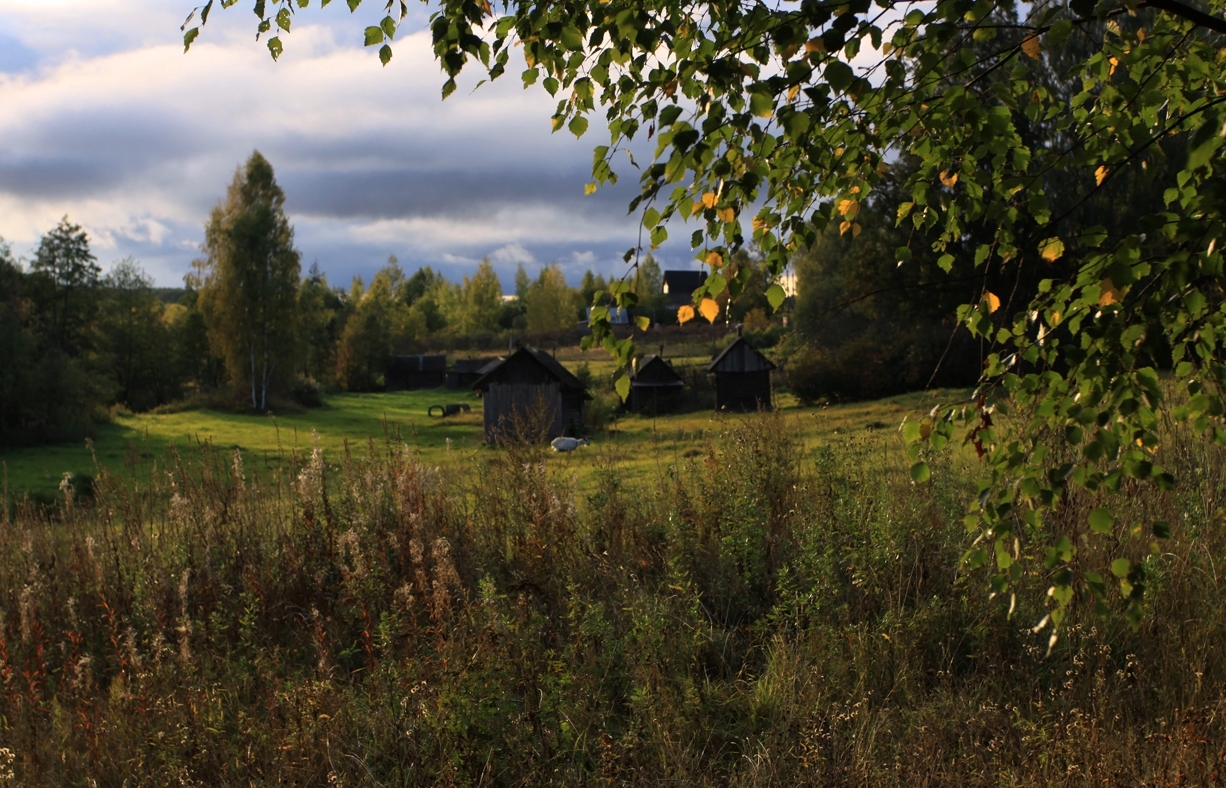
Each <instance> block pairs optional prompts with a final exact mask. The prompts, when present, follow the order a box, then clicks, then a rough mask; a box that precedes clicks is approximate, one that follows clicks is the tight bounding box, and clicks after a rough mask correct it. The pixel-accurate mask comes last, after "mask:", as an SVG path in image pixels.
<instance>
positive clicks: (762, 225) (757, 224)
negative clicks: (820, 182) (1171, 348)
mask: <svg viewBox="0 0 1226 788" xmlns="http://www.w3.org/2000/svg"><path fill="white" fill-rule="evenodd" d="M753 228H754V229H755V230H769V229H770V228H771V226H770V225H769V224H767V223H766V222H764V221H762V220H761V219H760V218H758V217H757V216H755V217H753ZM1210 254H1213V252H1210Z"/></svg>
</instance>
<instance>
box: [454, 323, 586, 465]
mask: <svg viewBox="0 0 1226 788" xmlns="http://www.w3.org/2000/svg"><path fill="white" fill-rule="evenodd" d="M473 388H474V389H476V390H477V392H479V394H480V396H481V400H482V403H483V410H484V412H485V440H486V441H487V442H489V443H494V442H495V441H497V440H498V438H499V437H506V436H510V435H513V434H514V431H515V430H522V429H538V428H539V429H540V430H541V431H542V432H543V433H544V434H543V435H542V436H541V437H544V438H545V439H546V440H552V439H554V438H558V437H561V436H563V435H568V434H569V435H573V434H575V433H576V432H577V431H579V430H580V429H582V427H583V403H584V401H585V400H587V399H590V397H589V396H588V393H587V389H586V388H584V386H583V383H582V382H580V380H579V379H578V378H576V377H575V376H574V375H572V374H571V373H570V372H569V371H567V369H566V367H563V366H562V365H561V364H559V363H558V361H557V359H555V358H554V357H553V356H550V355H549V354H548V353H546V352H544V351H543V350H537V349H536V348H526V347H525V348H520V349H519V350H516V351H515V352H514V353H512V354H511V355H509V356H507V357H506V358H505V359H502V360H501V361H498V362H496V363H494V364H491V365H488V366H487V367H485V368H483V374H482V375H481V377H479V378H477V381H476V382H475V383H473Z"/></svg>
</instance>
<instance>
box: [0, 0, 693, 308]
mask: <svg viewBox="0 0 1226 788" xmlns="http://www.w3.org/2000/svg"><path fill="white" fill-rule="evenodd" d="M312 5H313V6H317V4H312ZM414 6H415V8H414V13H415V14H418V15H419V16H418V17H416V18H414V19H412V22H413V24H411V25H410V26H408V27H406V28H403V31H404V32H402V33H401V34H400V35H398V36H397V41H396V46H395V57H394V58H393V60H392V62H391V63H390V64H389V65H388V66H387V68H383V67H381V66H380V65H379V61H378V58H377V57H376V56H375V52H374V51H373V49H364V48H363V47H362V46H361V36H362V30H363V28H364V27H365V26H366V25H367V24H372V23H373V22H375V21H377V19H378V18H379V17H380V16H381V15H382V7H383V3H381V2H377V1H376V0H367V1H366V3H364V4H363V6H362V7H361V8H359V10H358V12H357V13H356V14H353V15H351V14H350V13H349V11H348V9H347V7H346V5H345V3H343V2H334V3H332V4H331V5H330V6H329V7H328V8H326V9H323V10H320V9H318V8H317V7H314V8H312V9H311V11H309V12H307V13H302V14H299V16H298V17H297V18H296V20H295V23H294V26H293V33H292V34H291V35H288V36H284V37H283V40H284V41H285V44H286V47H285V53H284V54H283V55H282V57H281V59H280V61H279V62H277V63H273V62H272V60H271V58H269V56H268V52H267V50H266V49H265V47H264V44H263V43H262V42H261V43H258V44H257V43H256V42H255V41H254V33H255V17H254V16H253V15H252V14H251V11H250V8H251V3H250V1H249V0H241V1H240V2H239V4H238V5H236V6H234V7H232V8H230V9H228V10H226V11H224V12H223V11H220V10H215V11H214V13H213V15H212V16H211V17H210V19H209V24H208V25H207V27H206V28H205V29H204V30H203V32H202V35H201V36H200V38H199V39H197V41H196V43H195V44H193V46H192V50H191V52H190V53H188V54H186V55H185V54H183V47H182V43H181V41H182V38H181V37H182V34H181V33H180V32H179V26H180V25H181V24H182V23H183V19H184V17H186V16H187V14H188V12H189V11H191V9H192V0H4V2H3V3H0V107H3V108H4V111H3V113H0V140H2V142H0V237H3V238H4V239H5V240H6V241H8V242H9V243H11V244H12V246H13V248H14V250H15V251H16V252H17V253H19V254H20V255H24V256H26V257H28V256H29V255H30V254H31V253H32V252H33V250H34V248H35V247H36V246H37V243H38V239H39V237H40V235H41V234H42V233H44V232H46V231H47V230H48V229H50V228H51V227H53V226H54V225H55V223H56V222H57V221H58V220H59V218H60V217H61V216H63V215H65V214H67V215H68V217H69V218H70V219H71V220H72V221H74V222H77V223H79V224H81V225H83V226H84V227H85V229H86V230H87V231H88V232H89V235H90V238H91V240H92V243H93V248H94V251H95V254H96V255H97V256H98V259H99V261H100V262H101V263H102V264H103V267H104V268H105V267H109V266H110V265H111V264H113V263H114V262H115V261H116V260H119V259H122V258H124V257H127V256H132V257H135V258H136V259H137V260H138V261H139V262H140V263H141V265H143V266H144V268H145V269H146V270H147V271H149V273H150V274H151V275H152V276H153V277H154V279H155V280H156V281H157V283H158V284H159V285H162V286H177V285H179V284H180V283H181V281H182V277H183V274H184V273H185V272H186V271H187V270H188V266H189V264H190V263H191V261H192V260H193V259H194V258H196V257H198V256H199V255H200V251H199V246H200V242H201V240H202V237H203V229H202V228H203V224H204V221H205V219H206V218H207V215H208V212H209V210H210V208H212V206H213V205H214V204H216V202H217V201H218V199H219V198H220V197H221V196H222V194H223V193H224V191H225V187H226V185H227V184H228V183H229V181H230V180H231V178H232V177H233V174H234V170H235V167H236V166H237V165H238V164H239V163H240V162H242V161H243V160H245V159H246V158H247V156H249V155H250V154H251V151H252V150H255V149H258V150H260V151H261V152H262V153H263V154H264V155H265V156H266V157H267V158H268V159H269V160H270V161H271V162H272V164H273V167H274V168H275V169H276V173H277V178H278V180H279V182H280V183H281V186H282V187H283V188H284V190H285V192H286V195H287V207H288V212H289V215H290V220H291V221H292V222H293V224H294V227H295V230H296V243H297V246H298V248H299V250H300V251H301V252H302V257H303V266H304V268H305V267H306V266H309V265H310V264H311V263H312V262H316V261H317V262H318V263H319V266H320V267H321V268H322V269H323V270H324V271H325V272H327V274H328V276H329V279H330V281H332V282H333V283H335V284H347V283H348V281H349V279H350V278H351V277H352V276H355V275H362V276H365V277H366V278H367V279H369V275H370V274H371V273H372V272H373V271H375V270H376V269H377V268H378V267H379V266H380V265H382V264H383V262H384V261H385V260H386V259H387V256H388V255H389V254H395V255H396V256H397V257H398V258H399V259H400V261H401V265H402V266H404V267H405V268H406V269H408V270H409V271H412V270H413V269H415V268H416V267H418V266H421V265H431V266H434V267H435V268H437V269H441V270H442V271H443V272H444V273H445V274H446V275H447V276H448V277H450V278H452V279H455V280H458V279H459V278H460V277H461V276H463V275H465V274H467V273H469V272H471V271H472V269H473V267H474V266H475V263H476V261H478V260H480V259H481V258H482V257H485V256H488V257H489V258H490V259H491V261H493V262H494V264H495V267H496V268H497V270H498V271H499V274H500V275H501V276H502V279H503V286H504V288H505V289H510V287H511V281H510V277H511V274H512V273H513V272H514V270H515V266H516V264H518V263H521V262H522V263H524V264H525V266H526V267H527V268H528V270H529V271H530V272H534V271H535V270H536V269H537V268H539V266H540V265H542V264H547V263H550V262H555V261H556V262H558V263H560V264H561V265H562V266H563V267H564V268H565V270H566V272H567V275H568V278H570V279H571V281H572V283H577V282H578V278H579V276H581V275H582V273H583V271H584V270H585V269H587V268H592V269H593V270H596V271H600V272H604V273H606V274H609V273H614V272H617V271H618V270H619V269H620V268H622V267H623V263H622V262H621V255H622V253H623V252H624V251H625V250H626V249H627V248H629V247H631V246H633V245H634V244H635V242H636V240H637V237H638V232H637V218H636V217H630V216H627V213H626V206H627V203H628V202H629V200H630V199H631V198H632V197H633V196H634V193H635V192H636V184H637V177H636V174H635V171H634V170H633V169H632V168H631V167H630V166H629V165H628V164H626V165H625V166H623V167H622V168H621V169H620V170H619V172H620V174H621V175H622V182H621V184H620V185H619V186H617V187H615V188H611V189H610V188H606V189H602V190H600V191H599V192H597V193H596V194H595V195H592V196H587V197H585V196H584V195H583V185H584V183H586V182H587V181H589V180H590V179H591V178H590V166H591V149H592V147H593V146H594V145H597V144H600V143H601V142H603V141H604V138H603V137H602V132H601V131H600V130H598V129H597V128H596V124H595V123H594V124H593V130H592V131H589V133H588V134H587V135H585V136H584V138H583V139H581V140H576V139H575V138H574V137H573V136H571V135H570V134H569V133H567V132H560V133H558V134H552V133H550V123H549V116H550V114H551V113H552V108H553V105H554V103H555V102H554V100H553V99H551V98H550V97H549V95H548V94H547V93H545V92H544V91H543V90H541V89H540V88H539V87H537V88H532V89H529V90H527V91H525V90H523V89H522V87H521V86H520V85H519V83H518V78H517V76H516V75H517V74H518V72H519V70H520V68H522V66H521V67H520V68H509V69H508V72H509V74H508V76H507V77H504V78H503V79H500V80H498V82H496V83H492V84H487V85H484V86H482V87H481V88H480V89H479V90H476V91H475V92H472V91H471V87H472V84H473V83H474V82H475V80H476V79H477V78H478V76H476V75H475V72H474V75H473V76H470V78H469V82H468V84H467V85H466V86H464V85H462V86H461V89H460V90H459V91H457V92H456V94H455V95H453V96H452V97H451V98H449V99H448V100H447V101H446V102H443V101H441V100H440V94H439V89H440V87H441V85H442V82H443V78H442V76H441V74H440V72H439V69H438V67H437V65H436V64H435V63H434V61H433V60H432V58H431V53H430V48H429V34H428V32H427V31H425V29H424V24H425V15H424V11H425V7H424V6H422V5H420V4H414ZM410 31H411V35H410ZM673 235H674V236H676V237H688V233H682V232H674V233H673ZM658 256H659V257H660V258H661V259H662V261H663V262H664V263H665V264H666V266H667V267H690V265H691V261H690V252H689V250H688V248H686V247H685V245H684V244H682V243H671V244H666V245H665V247H664V248H662V249H661V250H660V251H659V253H658Z"/></svg>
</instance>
